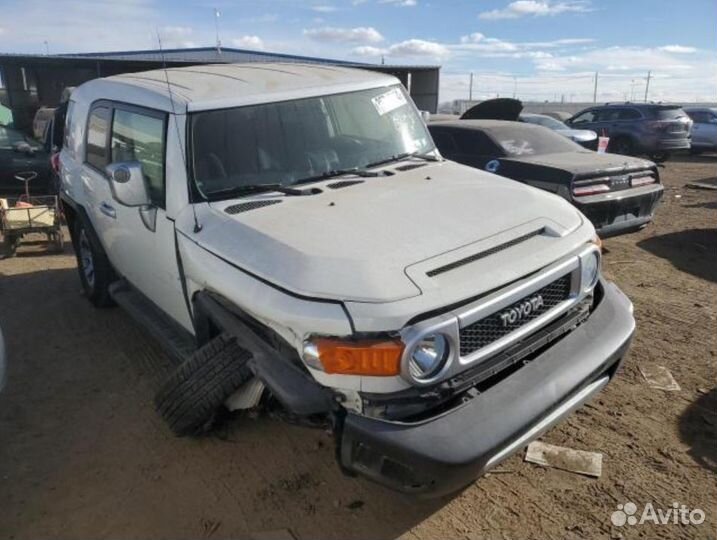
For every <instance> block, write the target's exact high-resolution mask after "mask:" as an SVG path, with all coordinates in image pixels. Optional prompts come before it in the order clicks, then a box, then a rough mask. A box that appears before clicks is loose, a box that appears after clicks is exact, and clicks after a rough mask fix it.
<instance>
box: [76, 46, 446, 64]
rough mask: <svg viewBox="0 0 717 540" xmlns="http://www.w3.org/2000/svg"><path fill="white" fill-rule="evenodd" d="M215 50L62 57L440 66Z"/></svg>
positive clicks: (242, 50) (155, 60)
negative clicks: (370, 62) (374, 62)
mask: <svg viewBox="0 0 717 540" xmlns="http://www.w3.org/2000/svg"><path fill="white" fill-rule="evenodd" d="M220 51H221V52H219V51H217V48H216V47H197V48H191V49H190V48H185V49H164V50H163V51H160V50H159V49H145V50H139V51H111V52H94V53H73V54H65V55H63V56H65V57H74V58H93V59H103V60H137V61H142V60H146V61H153V62H161V61H163V60H167V61H173V62H202V63H214V64H219V63H238V62H242V63H243V62H296V63H302V64H331V65H341V66H347V67H372V68H375V67H381V68H384V69H392V68H393V69H437V68H438V67H440V66H431V65H415V66H412V65H395V64H369V63H366V62H353V61H347V60H333V59H330V58H318V57H313V56H302V55H295V54H285V53H275V52H267V51H255V50H251V49H234V48H225V47H222V48H221V49H220Z"/></svg>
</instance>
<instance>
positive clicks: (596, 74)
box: [593, 71, 598, 103]
mask: <svg viewBox="0 0 717 540" xmlns="http://www.w3.org/2000/svg"><path fill="white" fill-rule="evenodd" d="M597 83H598V72H597V71H596V72H595V88H594V89H593V103H597Z"/></svg>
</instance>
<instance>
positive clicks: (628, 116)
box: [618, 109, 642, 120]
mask: <svg viewBox="0 0 717 540" xmlns="http://www.w3.org/2000/svg"><path fill="white" fill-rule="evenodd" d="M638 118H642V115H641V114H640V111H638V110H637V109H621V110H620V114H619V115H618V120H637V119H638Z"/></svg>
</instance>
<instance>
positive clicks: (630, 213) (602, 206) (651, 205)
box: [573, 184, 664, 238]
mask: <svg viewBox="0 0 717 540" xmlns="http://www.w3.org/2000/svg"><path fill="white" fill-rule="evenodd" d="M663 192H664V187H663V186H662V184H653V185H649V186H645V187H642V188H634V189H630V190H625V191H616V192H614V193H608V194H605V195H592V196H588V197H581V198H580V199H575V200H574V202H573V203H574V204H575V206H576V207H577V208H578V210H580V211H581V212H582V213H583V214H585V216H586V217H587V218H588V219H589V220H590V221H591V222H592V224H593V226H594V227H595V231H596V232H597V234H598V235H599V236H600V237H601V238H608V237H610V236H617V235H619V234H625V233H629V232H633V231H636V230H638V229H640V228H642V227H644V226H645V225H647V224H648V223H650V221H652V216H653V214H654V212H655V208H656V207H657V204H658V203H659V202H660V199H661V198H662V194H663Z"/></svg>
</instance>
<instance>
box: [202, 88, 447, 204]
mask: <svg viewBox="0 0 717 540" xmlns="http://www.w3.org/2000/svg"><path fill="white" fill-rule="evenodd" d="M191 140H192V154H191V155H192V165H193V172H194V180H195V183H196V186H197V189H198V190H199V192H200V193H201V194H202V195H203V196H204V197H205V198H207V199H212V198H217V197H218V196H221V194H222V193H226V192H233V191H236V190H241V189H242V188H245V187H247V188H248V187H249V186H261V185H265V184H281V185H285V186H287V185H291V184H296V183H298V182H301V181H302V180H307V179H311V178H317V177H320V176H322V175H330V174H331V173H332V171H340V170H344V171H345V170H350V169H354V168H357V169H360V168H363V167H367V166H370V165H372V164H377V163H380V162H386V161H390V160H391V159H396V158H398V157H400V156H402V155H406V154H409V153H416V154H423V153H426V152H430V151H432V150H433V149H434V146H433V142H432V141H431V138H430V136H429V135H428V131H427V129H426V126H425V124H424V122H423V120H422V119H421V117H420V116H419V115H418V113H417V111H416V109H415V107H414V105H413V103H412V102H411V101H410V98H409V97H408V96H407V95H406V93H405V91H404V90H403V88H402V87H401V86H400V85H396V86H392V87H384V88H374V89H370V90H361V91H358V92H350V93H345V94H336V95H329V96H320V97H314V98H305V99H298V100H291V101H284V102H279V103H265V104H261V105H251V106H246V107H237V108H235V109H228V110H218V111H207V112H200V113H195V114H193V115H192V123H191Z"/></svg>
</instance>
